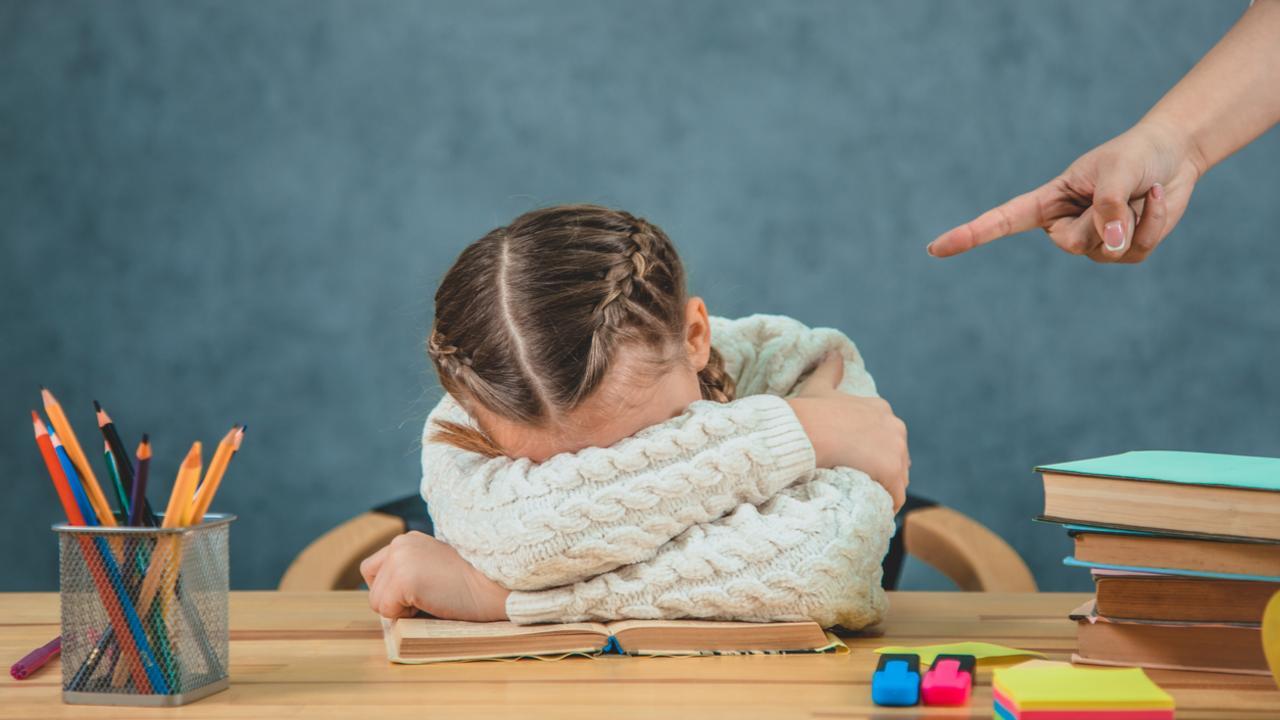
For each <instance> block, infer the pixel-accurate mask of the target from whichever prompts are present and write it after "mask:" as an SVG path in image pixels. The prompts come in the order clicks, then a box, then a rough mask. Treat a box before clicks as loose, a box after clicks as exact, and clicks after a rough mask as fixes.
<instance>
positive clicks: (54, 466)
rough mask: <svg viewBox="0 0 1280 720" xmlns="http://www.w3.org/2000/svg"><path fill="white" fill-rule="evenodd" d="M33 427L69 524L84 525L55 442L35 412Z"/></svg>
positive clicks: (32, 413) (41, 454) (32, 414)
mask: <svg viewBox="0 0 1280 720" xmlns="http://www.w3.org/2000/svg"><path fill="white" fill-rule="evenodd" d="M31 426H32V428H33V429H34V430H35V433H36V445H37V446H38V447H39V448H40V457H42V458H44V466H45V468H46V469H48V471H49V477H50V478H51V479H52V480H53V488H54V490H57V491H58V501H59V502H61V503H62V511H63V512H64V513H66V515H67V522H69V523H71V524H72V525H83V524H84V516H83V515H81V513H80V506H79V504H78V503H77V502H76V497H75V495H74V494H72V492H71V487H70V486H69V485H67V479H66V477H65V476H64V475H63V473H62V465H61V463H59V461H58V454H57V451H56V450H54V447H53V442H52V440H51V439H50V437H49V430H48V428H46V427H45V425H44V421H43V420H41V419H40V415H39V414H37V413H36V411H35V410H32V411H31Z"/></svg>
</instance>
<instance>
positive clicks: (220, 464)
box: [187, 425, 244, 525]
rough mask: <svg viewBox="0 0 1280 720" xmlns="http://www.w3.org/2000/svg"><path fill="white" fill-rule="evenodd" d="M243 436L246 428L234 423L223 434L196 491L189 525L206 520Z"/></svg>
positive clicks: (188, 520) (188, 519) (188, 521)
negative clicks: (206, 515)
mask: <svg viewBox="0 0 1280 720" xmlns="http://www.w3.org/2000/svg"><path fill="white" fill-rule="evenodd" d="M243 437H244V428H242V427H240V426H239V425H234V426H232V428H231V430H230V431H228V432H227V434H226V435H225V436H223V438H222V442H220V443H218V449H217V450H216V451H214V453H213V460H211V461H209V470H208V472H206V473H205V476H204V481H203V482H201V483H200V489H199V490H197V491H196V496H195V499H194V500H192V509H191V513H190V517H188V518H187V524H188V525H199V524H200V523H201V522H202V521H203V520H204V514H205V513H206V512H208V511H209V505H210V504H212V503H213V496H214V495H216V494H217V492H218V486H219V485H221V484H222V476H223V475H224V474H226V472H227V465H228V464H229V463H230V462H231V456H232V455H234V454H235V452H236V451H237V450H239V449H240V440H241V438H243Z"/></svg>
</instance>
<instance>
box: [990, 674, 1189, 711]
mask: <svg viewBox="0 0 1280 720" xmlns="http://www.w3.org/2000/svg"><path fill="white" fill-rule="evenodd" d="M991 685H992V687H993V688H994V690H995V692H996V693H998V694H999V695H1003V696H1005V697H1006V698H1008V699H1009V700H1010V701H1012V702H1013V703H1014V704H1015V705H1017V707H1018V710H1020V711H1025V710H1069V709H1090V710H1104V709H1143V710H1165V709H1172V708H1173V698H1172V697H1171V696H1170V695H1169V693H1167V692H1165V691H1164V690H1161V689H1160V686H1159V685H1156V684H1155V683H1153V682H1151V678H1149V677H1147V674H1146V673H1145V672H1143V671H1142V668H1119V669H1115V668H1112V669H1105V670H1104V669H1099V668H1078V667H1072V666H1070V665H1061V666H1059V665H1038V666H1026V665H1019V666H1017V667H1011V668H998V669H997V670H996V671H995V675H994V676H993V677H992V680H991Z"/></svg>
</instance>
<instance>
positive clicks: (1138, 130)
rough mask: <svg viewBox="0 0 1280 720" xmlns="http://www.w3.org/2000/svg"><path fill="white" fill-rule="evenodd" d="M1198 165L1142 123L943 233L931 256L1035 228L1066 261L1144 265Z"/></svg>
mask: <svg viewBox="0 0 1280 720" xmlns="http://www.w3.org/2000/svg"><path fill="white" fill-rule="evenodd" d="M1204 167H1205V163H1204V161H1203V159H1200V158H1198V157H1197V156H1196V153H1195V152H1194V151H1193V149H1192V148H1191V147H1190V143H1188V142H1187V141H1185V140H1183V139H1182V138H1181V136H1180V135H1179V134H1178V133H1176V132H1174V131H1173V130H1172V129H1170V128H1167V127H1166V126H1165V125H1163V124H1161V123H1159V122H1156V121H1147V122H1142V123H1139V124H1138V125H1136V126H1134V127H1133V128H1132V129H1130V130H1129V131H1128V132H1126V133H1124V134H1122V135H1120V136H1118V137H1116V138H1114V139H1113V140H1111V141H1110V142H1107V143H1105V144H1103V145H1100V146H1098V147H1096V148H1094V149H1093V150H1090V151H1089V152H1087V153H1085V154H1084V155H1082V156H1081V157H1080V158H1079V159H1078V160H1076V161H1075V162H1073V163H1071V166H1070V167H1068V168H1067V169H1066V170H1065V171H1064V172H1063V173H1062V174H1061V175H1059V176H1058V177H1056V178H1054V179H1053V180H1050V181H1049V182H1048V183H1046V184H1044V185H1042V186H1041V187H1039V188H1037V189H1035V190H1032V191H1031V192H1029V193H1026V194H1024V195H1019V196H1018V197H1016V198H1014V199H1012V200H1010V201H1009V202H1007V203H1005V204H1003V205H1001V206H1000V207H997V208H995V209H993V210H988V211H987V212H985V213H983V214H982V215H980V216H978V218H977V219H975V220H972V221H970V222H968V223H965V224H964V225H961V226H960V227H957V228H955V229H953V230H949V231H947V232H946V233H944V234H942V235H941V236H940V237H938V239H936V240H934V241H933V242H932V243H931V244H930V245H929V254H930V255H934V256H936V257H949V256H951V255H958V254H960V253H962V252H966V251H968V250H972V249H973V248H975V247H978V246H979V245H985V244H987V243H989V242H991V241H992V240H996V239H998V238H1002V237H1005V236H1006V235H1013V234H1014V233H1020V232H1023V231H1025V230H1030V229H1032V228H1037V227H1039V228H1043V229H1044V231H1045V232H1046V233H1048V234H1049V238H1050V239H1051V240H1053V243H1054V244H1055V245H1057V246H1058V247H1060V248H1062V249H1063V250H1065V251H1066V252H1069V253H1071V254H1072V255H1085V256H1088V258H1089V259H1091V260H1093V261H1094V262H1100V263H1112V262H1122V263H1138V262H1142V261H1143V260H1146V259H1147V256H1148V255H1150V254H1151V251H1153V250H1155V248H1156V246H1157V245H1159V244H1160V241H1161V240H1164V238H1165V236H1166V235H1168V234H1169V232H1170V231H1171V230H1173V227H1174V226H1175V225H1177V224H1178V221H1179V220H1181V219H1182V213H1183V212H1184V211H1186V209H1187V202H1188V201H1189V200H1190V199H1191V191H1192V190H1193V189H1194V188H1195V185H1196V181H1197V180H1199V179H1200V175H1201V174H1203V172H1204Z"/></svg>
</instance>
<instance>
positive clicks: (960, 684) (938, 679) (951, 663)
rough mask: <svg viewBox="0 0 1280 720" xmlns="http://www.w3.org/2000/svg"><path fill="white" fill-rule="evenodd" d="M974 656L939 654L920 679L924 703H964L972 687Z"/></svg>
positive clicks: (967, 700) (967, 699)
mask: <svg viewBox="0 0 1280 720" xmlns="http://www.w3.org/2000/svg"><path fill="white" fill-rule="evenodd" d="M974 664H975V662H974V657H973V656H972V655H969V656H958V655H939V656H938V657H937V658H936V659H934V661H933V664H932V665H930V666H929V672H927V673H925V674H924V678H923V679H921V681H920V697H921V699H923V700H924V704H925V705H964V704H965V703H967V702H969V692H970V690H972V689H973V668H974Z"/></svg>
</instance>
